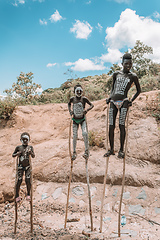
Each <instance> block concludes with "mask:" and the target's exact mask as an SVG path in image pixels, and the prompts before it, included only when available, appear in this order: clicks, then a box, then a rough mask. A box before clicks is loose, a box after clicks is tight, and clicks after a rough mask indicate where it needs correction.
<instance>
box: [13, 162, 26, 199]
mask: <svg viewBox="0 0 160 240" xmlns="http://www.w3.org/2000/svg"><path fill="white" fill-rule="evenodd" d="M23 172H24V171H23V167H22V166H18V179H17V183H16V196H15V198H16V199H17V201H20V200H21V199H20V198H19V190H20V186H21V183H22V179H23Z"/></svg>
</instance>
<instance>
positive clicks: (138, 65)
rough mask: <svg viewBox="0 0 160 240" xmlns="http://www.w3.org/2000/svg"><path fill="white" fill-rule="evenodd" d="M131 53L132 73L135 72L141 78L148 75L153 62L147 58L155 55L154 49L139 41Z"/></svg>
mask: <svg viewBox="0 0 160 240" xmlns="http://www.w3.org/2000/svg"><path fill="white" fill-rule="evenodd" d="M130 53H131V54H132V59H133V66H132V71H133V72H135V73H136V74H137V76H138V77H139V78H141V77H143V76H144V75H148V74H149V73H150V67H151V66H152V65H153V62H152V60H151V59H150V58H147V57H146V55H148V54H153V48H152V47H149V46H147V45H145V44H144V43H143V42H141V41H140V40H137V41H136V44H135V46H134V47H133V48H132V49H131V51H130ZM154 67H155V66H154Z"/></svg>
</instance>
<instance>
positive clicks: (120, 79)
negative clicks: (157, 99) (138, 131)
mask: <svg viewBox="0 0 160 240" xmlns="http://www.w3.org/2000/svg"><path fill="white" fill-rule="evenodd" d="M122 66H123V70H122V72H120V71H118V72H115V73H114V74H113V85H112V90H111V94H110V97H109V98H108V99H106V103H107V104H109V102H110V109H109V142H110V150H108V152H107V153H105V155H104V157H108V156H110V155H115V153H114V129H115V121H116V116H117V112H118V110H119V129H120V150H119V153H118V157H119V158H124V155H125V154H124V142H125V135H126V131H125V120H126V115H127V111H128V107H130V106H132V102H133V101H134V100H135V99H136V98H137V97H138V95H139V94H140V92H141V88H140V84H139V81H138V77H137V75H136V74H134V73H132V72H130V69H131V67H132V56H131V54H129V53H125V54H124V55H123V57H122ZM132 83H134V84H135V86H136V90H137V92H136V93H135V95H134V96H133V97H132V99H131V101H129V100H128V98H127V94H128V91H129V89H130V88H131V86H132Z"/></svg>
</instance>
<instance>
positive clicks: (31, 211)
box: [29, 155, 33, 233]
mask: <svg viewBox="0 0 160 240" xmlns="http://www.w3.org/2000/svg"><path fill="white" fill-rule="evenodd" d="M29 164H30V181H31V192H30V197H31V201H30V224H31V233H33V173H32V161H31V156H30V155H29Z"/></svg>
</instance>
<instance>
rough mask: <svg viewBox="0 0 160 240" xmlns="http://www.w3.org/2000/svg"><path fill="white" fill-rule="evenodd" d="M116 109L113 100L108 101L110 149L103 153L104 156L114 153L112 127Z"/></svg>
mask: <svg viewBox="0 0 160 240" xmlns="http://www.w3.org/2000/svg"><path fill="white" fill-rule="evenodd" d="M117 112H118V109H117V108H116V106H115V105H114V103H113V102H111V103H110V109H109V143H110V150H108V152H107V153H105V155H104V157H107V156H109V155H114V129H115V122H116V116H117Z"/></svg>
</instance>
